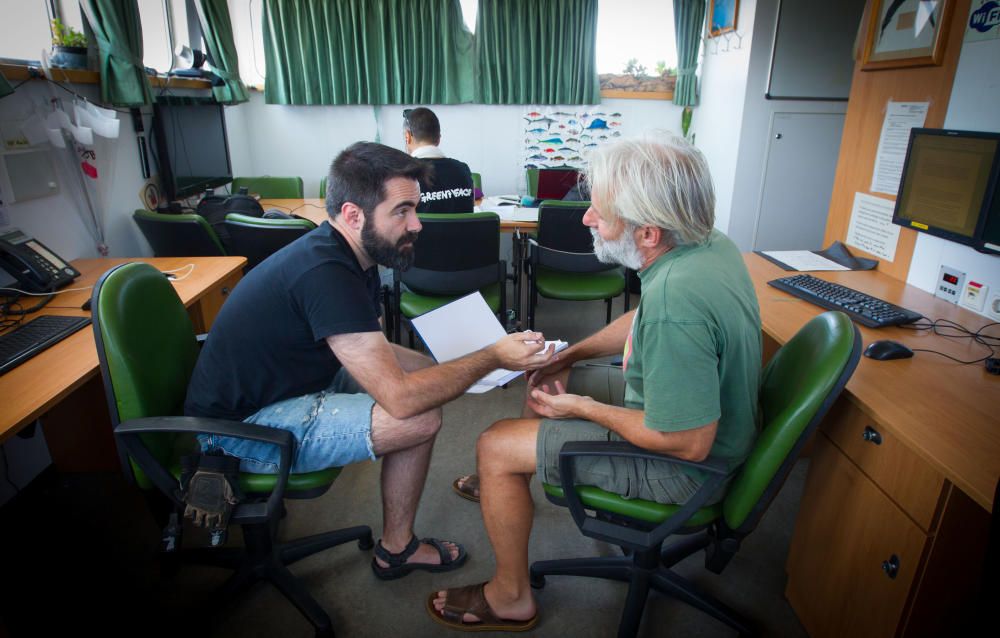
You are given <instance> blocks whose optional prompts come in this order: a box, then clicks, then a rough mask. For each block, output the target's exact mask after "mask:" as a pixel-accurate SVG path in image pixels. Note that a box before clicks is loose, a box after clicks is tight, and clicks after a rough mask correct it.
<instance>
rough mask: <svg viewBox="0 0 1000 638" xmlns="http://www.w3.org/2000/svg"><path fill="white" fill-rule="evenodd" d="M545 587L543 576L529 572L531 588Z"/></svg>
mask: <svg viewBox="0 0 1000 638" xmlns="http://www.w3.org/2000/svg"><path fill="white" fill-rule="evenodd" d="M544 587H545V576H543V575H542V574H536V573H535V572H531V588H532V589H543V588H544Z"/></svg>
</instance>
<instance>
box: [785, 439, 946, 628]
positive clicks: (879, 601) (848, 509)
mask: <svg viewBox="0 0 1000 638" xmlns="http://www.w3.org/2000/svg"><path fill="white" fill-rule="evenodd" d="M927 540H928V537H927V535H926V534H924V532H923V531H922V530H921V529H920V528H919V527H918V526H917V525H915V524H914V523H913V521H912V520H911V519H910V518H909V517H908V516H906V514H904V513H903V511H902V510H900V509H899V507H897V506H896V504H895V503H893V502H892V501H891V500H890V499H889V498H888V497H887V496H886V495H885V494H884V493H883V492H882V490H880V489H878V488H877V487H876V486H875V484H874V483H873V482H872V481H871V480H870V479H869V478H868V477H867V476H865V474H864V473H862V472H861V471H860V470H859V469H858V467H857V466H856V465H855V464H854V463H852V462H851V461H850V460H848V459H847V457H846V456H845V455H844V454H843V453H842V452H841V451H840V450H839V449H838V448H837V447H836V446H835V445H833V444H832V443H830V440H829V439H828V438H827V437H826V436H824V435H822V434H820V435H819V436H817V437H816V447H815V454H814V456H813V458H812V461H811V462H810V466H809V476H808V478H807V479H806V486H805V492H804V493H803V495H802V502H801V505H800V509H799V514H798V517H797V519H796V523H795V533H794V535H793V537H792V545H791V548H790V549H789V553H788V564H787V571H788V583H787V586H786V588H785V595H786V597H787V598H788V600H789V602H790V603H791V604H792V607H793V608H794V609H795V613H796V614H797V615H798V617H799V620H801V621H802V624H803V626H804V627H805V629H806V631H807V632H808V633H809V635H810V636H812V637H813V638H823V637H826V636H829V637H831V638H833V637H837V638H839V637H841V636H851V637H852V638H859V637H866V636H873V637H874V636H878V637H889V636H893V635H894V634H895V633H896V629H897V626H898V625H899V623H900V621H901V620H902V618H903V613H904V610H905V606H906V601H907V597H908V596H909V593H910V589H911V587H912V585H913V583H914V581H915V579H916V578H918V576H919V574H920V569H921V560H922V558H921V556H922V554H923V552H924V548H925V546H926V545H927ZM884 563H887V565H886V566H885V567H883V564H884ZM894 563H895V564H897V565H898V567H897V568H896V570H895V572H894V577H892V576H890V574H889V573H887V571H886V569H888V571H889V572H892V571H893V569H892V567H891V565H892V564H894Z"/></svg>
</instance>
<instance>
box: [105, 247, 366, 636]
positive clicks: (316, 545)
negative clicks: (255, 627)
mask: <svg viewBox="0 0 1000 638" xmlns="http://www.w3.org/2000/svg"><path fill="white" fill-rule="evenodd" d="M91 303H92V308H93V319H94V337H95V339H96V341H97V354H98V358H99V359H100V364H101V375H102V376H103V379H104V388H105V393H106V395H107V400H108V407H109V408H110V411H111V420H112V423H113V424H114V427H115V439H116V441H117V443H118V453H119V457H120V460H121V465H122V470H123V472H124V473H125V476H126V477H127V478H128V479H129V480H130V481H131V482H134V483H135V484H137V485H138V486H139V487H140V488H142V489H143V490H150V491H151V490H153V489H154V488H156V489H158V490H159V492H160V493H161V495H162V497H165V501H166V506H167V509H166V511H173V514H172V515H171V516H170V521H171V522H170V524H168V526H167V537H168V539H169V540H168V542H167V544H166V545H167V547H168V548H169V547H170V546H171V545H173V544H174V542H176V546H177V547H179V544H180V543H179V526H178V525H177V524H176V521H177V513H178V512H182V511H183V507H184V503H183V501H182V500H180V499H181V497H180V496H179V494H178V492H179V491H180V490H179V483H178V480H179V477H180V472H181V457H182V455H185V454H188V453H191V452H196V451H197V442H196V440H195V435H196V434H199V433H203V434H218V435H223V436H236V437H240V438H247V439H253V440H256V441H263V442H266V443H270V444H272V445H276V446H277V447H278V448H279V449H280V452H281V459H280V465H279V473H278V474H246V473H241V474H240V475H239V485H240V488H241V489H242V491H243V493H244V494H245V495H247V496H246V497H245V498H244V499H243V500H242V501H241V502H239V503H238V504H237V505H235V506H234V509H233V512H232V516H231V518H230V520H229V523H230V524H231V525H233V524H235V525H240V526H241V527H242V530H243V541H244V545H245V547H228V548H214V549H210V548H200V549H190V550H179V549H175V550H174V552H172V553H171V554H170V555H172V556H175V557H176V558H177V559H180V560H181V561H188V562H195V563H200V564H206V565H213V566H217V567H226V568H229V569H232V570H234V573H233V574H232V576H231V577H230V578H229V579H228V580H227V581H226V583H225V584H224V585H223V586H222V588H221V590H220V592H219V593H220V594H221V598H222V601H220V602H226V601H231V600H233V599H235V598H236V597H237V596H238V595H239V594H240V593H241V592H243V591H244V590H246V589H247V588H248V587H249V586H250V585H252V584H254V583H255V582H256V581H258V580H268V581H270V582H271V583H273V584H274V585H275V587H277V588H278V589H279V590H280V591H281V593H282V594H284V595H285V597H286V598H288V599H289V600H290V601H291V602H292V603H293V604H294V605H295V606H296V607H297V608H298V609H299V611H300V612H302V614H303V615H304V616H305V617H306V618H307V619H308V620H309V622H311V623H312V624H313V626H314V627H316V630H317V635H332V628H331V623H330V618H329V617H328V616H327V615H326V613H325V612H324V611H323V609H322V608H321V607H320V606H319V604H318V603H317V602H316V601H315V600H314V599H313V598H312V596H310V594H309V592H308V591H307V590H306V589H305V587H304V586H303V585H302V583H301V582H299V580H298V579H296V578H295V576H293V575H292V573H291V572H290V571H289V570H288V568H287V565H290V564H292V563H294V562H295V561H297V560H299V559H301V558H305V557H306V556H310V555H312V554H314V553H316V552H318V551H320V550H323V549H326V548H329V547H333V546H335V545H340V544H342V543H346V542H348V541H352V540H356V541H358V546H359V547H361V549H370V548H371V547H372V545H373V543H372V534H371V529H370V528H368V527H366V526H359V527H352V528H349V529H344V530H338V531H334V532H327V533H324V534H317V535H314V536H310V537H307V538H302V539H299V540H294V541H289V542H283V543H277V542H275V538H276V535H277V529H278V521H279V519H280V517H281V516H282V515H283V511H284V506H283V499H284V498H315V497H317V496H320V495H321V494H323V493H324V492H326V491H327V490H328V489H329V488H330V485H331V484H332V483H333V481H334V479H335V478H337V475H338V474H339V473H340V468H338V467H331V468H327V469H325V470H322V471H318V472H310V473H307V474H290V473H289V467H290V466H291V461H292V459H293V458H294V457H295V437H294V436H293V435H292V434H291V433H290V432H288V431H285V430H279V429H276V428H268V427H264V426H261V425H255V424H250V423H241V422H234V421H224V420H220V419H202V418H194V417H183V416H178V415H180V414H181V411H182V407H183V404H184V397H185V392H186V390H187V385H188V379H189V377H190V375H191V371H192V370H193V368H194V364H195V360H196V359H197V357H198V345H197V342H196V339H195V334H194V330H193V328H192V326H191V321H190V319H189V318H188V314H187V311H186V310H185V308H184V305H183V304H182V303H181V301H180V299H179V298H178V296H177V293H176V292H175V291H174V288H173V286H172V285H171V284H170V282H169V281H168V280H167V279H165V278H164V277H163V275H162V274H161V273H160V271H159V270H157V269H156V268H153V267H152V266H150V265H148V264H143V263H129V264H123V265H120V266H117V267H115V268H112V269H111V270H109V271H108V272H106V273H104V275H103V276H102V277H101V279H100V281H98V282H97V285H96V286H94V292H93V297H92V300H91ZM151 496H155V492H154V493H153V494H152V495H151ZM162 497H161V498H159V499H153V498H151V499H150V500H151V502H152V503H153V504H154V505H155V504H157V503H159V504H163V502H164V498H162ZM159 513H160V514H161V515H162V514H165V512H164V511H161V512H159ZM164 518H165V517H164Z"/></svg>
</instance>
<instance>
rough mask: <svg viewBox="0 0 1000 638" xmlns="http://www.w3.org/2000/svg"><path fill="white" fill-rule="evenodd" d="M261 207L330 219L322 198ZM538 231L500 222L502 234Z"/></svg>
mask: <svg viewBox="0 0 1000 638" xmlns="http://www.w3.org/2000/svg"><path fill="white" fill-rule="evenodd" d="M260 205H261V206H263V207H264V210H267V209H268V208H277V209H278V210H281V211H283V212H286V213H290V214H292V215H297V216H299V217H303V218H305V219H308V220H309V221H311V222H312V223H314V224H316V225H317V226H319V225H320V224H322V223H323V222H325V221H327V220H328V219H329V217H328V216H327V214H326V202H325V201H324V200H323V199H320V198H313V199H310V198H306V199H262V200H260ZM537 229H538V222H515V221H510V220H505V219H501V220H500V231H501V232H507V233H511V232H514V231H515V230H521V231H522V232H529V231H533V230H537Z"/></svg>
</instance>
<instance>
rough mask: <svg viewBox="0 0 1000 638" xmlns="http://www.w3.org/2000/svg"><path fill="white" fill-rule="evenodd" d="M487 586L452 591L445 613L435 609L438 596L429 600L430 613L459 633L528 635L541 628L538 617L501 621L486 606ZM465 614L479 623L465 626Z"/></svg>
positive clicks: (471, 586)
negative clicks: (529, 631) (535, 628)
mask: <svg viewBox="0 0 1000 638" xmlns="http://www.w3.org/2000/svg"><path fill="white" fill-rule="evenodd" d="M485 586H486V583H479V584H478V585H466V586H465V587H455V588H453V589H449V590H447V591H448V594H447V599H446V601H445V605H444V609H442V610H441V611H440V612H439V611H438V610H437V609H435V607H434V599H435V598H437V592H434V593H432V594H431V595H430V596H429V597H428V598H427V613H429V614H430V615H431V618H433V619H434V620H435V621H437V622H439V623H441V624H442V625H444V626H446V627H451V628H452V629H457V630H459V631H528V630H529V629H532V628H534V626H535V625H537V624H538V614H535V615H534V616H532V617H531V618H529V619H528V620H505V619H503V618H498V617H497V615H496V614H495V613H493V610H492V609H490V604H489V603H488V602H486V595H485V594H484V593H483V587H485ZM465 614H472V615H473V616H475V617H476V618H478V619H479V622H462V618H463V617H464V616H465Z"/></svg>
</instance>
